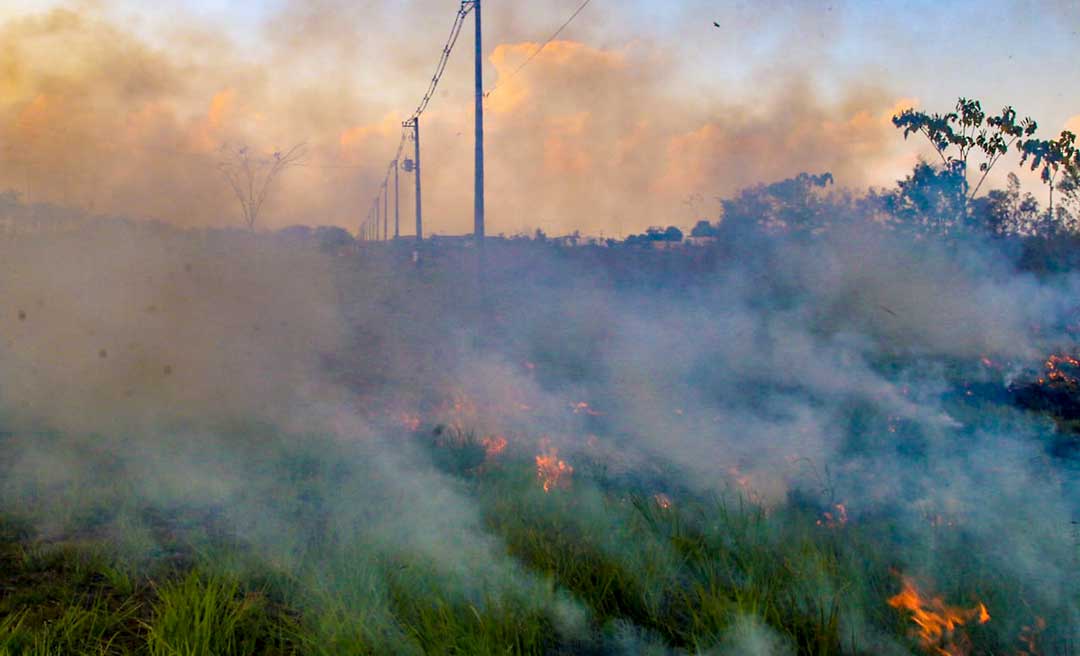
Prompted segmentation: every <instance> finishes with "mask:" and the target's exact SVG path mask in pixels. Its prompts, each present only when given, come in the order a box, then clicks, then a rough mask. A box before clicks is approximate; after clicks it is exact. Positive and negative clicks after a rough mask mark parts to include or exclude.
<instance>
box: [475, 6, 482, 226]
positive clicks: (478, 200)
mask: <svg viewBox="0 0 1080 656" xmlns="http://www.w3.org/2000/svg"><path fill="white" fill-rule="evenodd" d="M473 12H474V13H475V14H476V170H475V176H474V185H475V186H474V189H473V238H474V239H475V240H476V243H477V246H478V247H479V246H481V245H482V244H483V241H484V57H483V49H484V47H483V36H482V31H481V23H480V0H473Z"/></svg>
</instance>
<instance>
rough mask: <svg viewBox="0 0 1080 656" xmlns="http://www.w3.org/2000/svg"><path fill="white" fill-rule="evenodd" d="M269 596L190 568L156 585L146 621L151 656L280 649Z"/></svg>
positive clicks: (219, 655)
mask: <svg viewBox="0 0 1080 656" xmlns="http://www.w3.org/2000/svg"><path fill="white" fill-rule="evenodd" d="M266 611H267V601H266V598H265V597H264V596H263V595H262V594H261V593H259V592H250V591H249V592H246V593H245V592H243V591H242V589H241V586H240V583H239V581H236V580H234V579H230V578H225V577H215V578H206V577H204V576H203V575H201V574H200V573H198V572H192V573H191V574H189V575H187V576H186V577H185V578H183V579H182V580H180V581H170V582H167V583H165V584H163V585H161V586H160V587H159V588H158V589H157V601H156V602H155V604H154V616H153V619H152V620H150V621H149V622H147V624H146V630H147V645H148V651H149V654H150V656H233V655H236V656H240V655H243V654H264V653H267V651H268V650H271V649H280V648H281V647H282V646H283V644H284V643H286V642H287V639H286V635H285V634H284V632H282V631H281V630H280V629H279V628H277V627H274V626H273V625H272V624H271V623H270V621H269V616H268V614H267V612H266Z"/></svg>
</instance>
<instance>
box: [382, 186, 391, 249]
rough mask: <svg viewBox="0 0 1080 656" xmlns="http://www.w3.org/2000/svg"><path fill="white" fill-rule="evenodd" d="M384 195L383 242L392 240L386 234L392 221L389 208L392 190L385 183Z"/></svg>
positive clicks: (383, 187)
mask: <svg viewBox="0 0 1080 656" xmlns="http://www.w3.org/2000/svg"><path fill="white" fill-rule="evenodd" d="M382 193H383V197H382V238H383V241H387V240H388V239H390V236H389V235H388V234H387V232H386V224H387V222H388V221H389V220H390V211H389V208H388V205H389V203H390V190H389V189H387V188H386V183H385V182H383V186H382Z"/></svg>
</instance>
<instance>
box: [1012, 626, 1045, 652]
mask: <svg viewBox="0 0 1080 656" xmlns="http://www.w3.org/2000/svg"><path fill="white" fill-rule="evenodd" d="M1045 630H1046V620H1044V619H1043V618H1041V617H1036V618H1035V622H1033V624H1032V626H1022V627H1020V637H1019V638H1018V639H1019V640H1020V642H1021V643H1022V644H1023V648H1022V649H1020V651H1018V652H1016V656H1039V654H1041V653H1042V652H1041V651H1040V650H1039V635H1040V634H1042V632H1043V631H1045Z"/></svg>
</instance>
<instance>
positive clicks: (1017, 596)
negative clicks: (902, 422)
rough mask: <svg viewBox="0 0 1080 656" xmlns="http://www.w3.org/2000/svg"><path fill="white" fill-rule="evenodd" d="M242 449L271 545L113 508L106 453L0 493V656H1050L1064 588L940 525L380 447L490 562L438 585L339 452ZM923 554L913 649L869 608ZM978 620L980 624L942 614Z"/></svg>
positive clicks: (579, 469)
mask: <svg viewBox="0 0 1080 656" xmlns="http://www.w3.org/2000/svg"><path fill="white" fill-rule="evenodd" d="M257 433H258V431H257V430H256V429H254V428H252V429H251V431H250V432H245V433H242V434H239V433H238V434H237V435H236V436H233V437H234V439H236V440H241V441H248V442H251V441H253V440H256V439H258V441H259V443H260V445H261V447H262V449H263V451H264V452H265V451H270V452H271V455H265V454H264V455H263V457H261V458H260V459H259V460H258V462H257V463H252V464H248V465H246V467H247V470H246V471H245V472H244V473H243V476H244V480H246V481H249V484H250V481H256V483H255V484H254V485H253V487H254V489H251V490H250V491H249V492H250V494H252V496H253V497H254V496H258V497H260V498H261V499H263V500H264V502H265V503H268V504H271V505H273V506H274V507H275V508H276V510H277V513H276V514H275V516H276V517H279V518H286V519H285V520H284V521H286V523H287V525H286V526H276V527H275V528H274V529H273V530H272V531H269V532H268V533H267V535H269V536H272V537H270V538H265V539H264V538H260V537H259V536H258V531H257V530H253V531H251V532H250V534H249V535H248V534H245V533H241V532H239V531H238V530H237V529H236V527H235V526H234V525H232V524H233V523H232V522H231V521H228V520H227V519H226V518H225V516H224V515H223V509H222V508H219V507H215V506H214V505H206V504H201V503H199V502H196V501H192V502H190V503H182V504H176V503H172V504H171V505H160V504H157V505H156V504H154V503H151V502H148V501H147V500H146V499H145V498H144V497H141V495H140V496H134V495H132V494H131V489H130V488H129V487H128V486H127V484H119V483H115V482H116V481H130V480H131V472H130V471H121V470H122V469H124V468H125V467H126V465H125V464H124V463H122V462H117V461H116V460H115V458H112V457H107V456H100V455H99V456H95V455H93V454H83V455H84V457H85V459H84V466H83V468H82V469H81V471H82V472H84V473H86V472H94V473H95V474H96V475H94V476H84V477H82V478H80V477H73V478H71V479H69V480H67V481H65V482H64V483H63V484H62V485H61V486H60V487H61V488H62V489H60V488H57V489H54V490H53V491H52V493H50V494H49V495H35V494H32V493H29V492H28V491H27V490H25V489H23V490H19V489H12V486H11V485H8V486H6V487H5V488H4V493H5V496H6V497H7V499H6V500H7V502H8V503H6V504H5V505H6V507H8V508H21V509H22V513H21V516H20V515H12V514H10V513H9V514H8V515H6V516H4V517H3V520H2V523H0V654H4V655H5V656H7V655H16V654H153V655H195V654H399V653H400V654H410V653H417V654H419V653H436V654H496V653H500V654H502V653H519V654H609V653H627V654H633V653H655V654H668V653H718V654H720V653H732V654H738V653H770V654H771V653H799V654H839V653H845V654H882V653H924V652H925V653H941V654H953V653H976V654H1034V653H1043V654H1055V653H1062V654H1064V653H1068V651H1067V650H1066V648H1065V647H1063V646H1061V645H1064V644H1065V643H1064V640H1066V639H1067V637H1068V621H1069V618H1068V609H1067V607H1066V606H1065V605H1056V606H1055V605H1053V604H1051V605H1046V604H1045V603H1041V602H1039V601H1037V600H1040V599H1042V600H1045V599H1054V598H1057V599H1067V598H1068V597H1069V595H1071V598H1072V602H1073V603H1074V604H1075V603H1077V602H1080V591H1077V590H1076V589H1072V590H1071V591H1069V592H1068V594H1067V595H1066V596H1065V597H1055V596H1053V595H1046V594H1043V593H1045V590H1039V589H1038V587H1037V586H1039V585H1041V584H1039V583H1036V582H1024V581H1019V580H1015V579H1012V578H1010V577H1009V576H1008V575H1005V574H1002V573H1000V571H998V570H996V569H995V568H993V567H992V566H990V565H988V564H987V563H986V562H983V561H982V560H981V556H980V554H979V553H977V552H974V551H972V550H971V548H970V547H971V544H970V542H969V539H970V538H969V536H968V534H967V531H966V530H965V529H964V527H963V526H956V525H949V524H948V523H942V522H933V521H928V522H927V523H926V526H925V527H924V528H923V529H922V530H920V531H918V532H917V533H912V530H911V529H910V528H901V526H900V525H899V524H896V523H894V522H893V521H892V519H891V518H890V517H889V516H888V515H882V516H881V517H880V518H874V517H864V518H861V519H860V520H859V521H858V522H855V521H848V520H847V518H846V516H844V514H843V512H842V511H841V510H839V509H836V508H832V509H831V510H832V512H830V513H829V514H828V515H826V514H824V513H825V512H828V511H829V510H830V508H827V507H826V508H822V507H818V506H815V505H814V504H811V503H809V502H801V501H800V500H799V499H798V498H796V497H791V498H789V501H788V502H787V503H786V504H781V505H778V506H777V505H772V506H768V507H766V506H762V505H757V504H754V503H752V502H751V501H748V500H747V499H746V497H745V495H743V494H741V492H740V490H738V489H737V488H736V489H733V490H732V491H731V492H730V493H729V494H726V495H724V494H719V495H709V496H701V495H694V494H693V493H691V492H689V491H685V490H673V489H668V490H665V491H663V492H660V491H657V490H653V489H647V488H645V487H644V486H642V485H635V484H633V483H630V482H627V480H626V479H625V478H620V477H614V476H610V475H608V474H607V473H606V471H605V470H604V468H603V467H602V466H600V465H599V463H590V462H589V461H588V460H583V459H579V460H578V461H577V462H574V463H572V465H570V464H568V465H567V467H566V469H564V471H563V472H562V474H560V478H558V480H554V481H552V484H551V485H549V486H548V487H549V490H548V491H545V490H544V485H543V483H544V481H545V477H547V478H548V480H550V476H551V470H550V469H549V470H543V469H538V464H537V461H536V459H535V458H534V457H533V456H532V455H530V454H525V453H523V452H515V450H514V449H513V448H510V449H506V450H504V451H502V452H499V453H494V452H492V451H491V449H490V444H489V443H485V442H483V441H482V440H480V439H478V438H476V437H475V436H472V435H470V434H466V433H453V434H451V435H449V436H448V435H447V434H445V433H444V434H443V435H442V436H441V437H438V438H433V437H431V436H430V433H429V432H428V431H426V430H425V431H420V432H419V433H418V434H413V435H412V436H410V437H406V438H402V439H407V440H409V441H410V444H411V445H412V446H414V447H415V448H416V449H417V450H418V452H420V453H424V454H427V456H428V457H430V459H431V462H432V463H433V465H434V467H435V468H437V470H438V471H439V472H440V473H439V476H440V477H443V478H444V479H445V480H446V481H447V482H448V484H451V485H453V486H454V488H455V489H456V490H459V491H460V493H461V494H462V495H463V497H464V498H467V499H469V500H470V501H472V502H473V503H475V505H476V507H477V508H479V516H478V518H477V521H478V522H479V523H480V525H479V526H477V527H473V528H472V529H471V530H472V531H475V532H476V533H478V534H482V535H483V536H484V539H485V540H487V541H488V543H489V544H490V545H494V546H493V547H492V549H493V550H492V552H491V554H490V561H489V562H483V561H482V560H481V561H479V562H478V561H477V560H476V558H470V557H466V558H464V559H459V560H456V561H454V562H453V563H452V564H451V565H448V564H447V562H444V561H443V559H442V558H441V556H440V555H439V553H438V552H437V551H435V552H433V551H431V550H426V549H423V548H416V549H408V548H402V547H401V546H400V545H401V544H402V541H401V540H386V539H383V538H382V537H380V536H379V535H372V534H371V531H368V530H365V528H364V526H365V524H364V522H363V521H362V519H363V518H364V517H366V516H367V515H365V513H370V512H374V513H376V514H375V515H372V516H383V515H384V513H385V512H386V508H392V506H393V504H394V503H395V501H394V500H393V499H390V500H386V499H383V500H380V499H371V500H370V503H371V504H375V505H380V504H384V505H383V508H382V509H381V510H380V509H378V508H375V509H372V508H367V509H364V508H358V509H355V512H353V513H351V514H350V513H347V512H343V511H342V510H341V509H340V508H337V507H336V506H335V504H334V503H333V497H334V495H335V494H340V495H341V496H343V497H346V498H349V499H355V498H357V494H358V491H360V490H363V489H365V487H364V486H365V485H366V483H365V481H368V480H370V478H371V477H372V476H377V471H376V465H374V464H364V460H363V459H362V458H358V459H355V464H354V461H351V460H346V459H344V458H343V455H344V454H345V452H346V451H348V450H349V449H351V448H352V447H351V446H343V445H341V444H340V442H338V441H334V440H330V439H324V438H319V437H317V436H307V437H305V438H304V439H302V440H295V441H294V440H289V439H286V437H285V436H280V435H277V436H269V437H267V436H260V437H258V438H256V437H255V435H256V434H257ZM14 439H16V438H15V437H14V436H10V435H9V436H8V437H7V438H6V440H8V441H10V440H14ZM36 439H38V440H60V441H63V440H64V439H66V438H65V437H64V436H61V435H48V434H40V435H37V436H36ZM298 444H300V445H302V446H297V445H298ZM343 463H348V464H343ZM570 467H573V471H572V472H571V471H569V468H570ZM103 473H109V474H111V475H101V474H103ZM256 473H258V475H257V476H256ZM106 481H113V482H114V483H107V482H106ZM260 485H264V486H266V487H265V488H263V489H258V488H259V486H260ZM19 495H22V496H19ZM405 503H407V500H406V501H405ZM385 504H389V505H385ZM392 512H393V510H392V509H391V510H390V513H391V514H392ZM381 521H382V523H383V524H385V520H381ZM470 535H471V533H470ZM463 539H470V540H471V539H473V538H472V537H466V538H463ZM406 543H408V541H406ZM446 548H447V549H450V550H458V551H461V552H462V553H465V554H472V553H474V552H475V553H476V554H477V555H478V557H479V558H480V559H482V558H483V557H484V556H483V554H484V553H486V552H485V551H484V550H483V549H474V548H472V547H468V546H466V547H460V546H455V545H453V544H452V542H447V545H446ZM927 553H929V554H932V555H933V557H934V559H935V560H936V562H937V563H938V565H937V566H936V567H935V568H934V570H933V571H934V572H935V575H936V579H935V580H933V581H925V580H924V581H921V583H922V584H923V585H925V586H931V585H932V586H933V589H932V590H931V589H928V588H927V589H924V590H923V594H925V595H926V596H925V603H924V605H923V610H925V611H926V612H929V613H933V612H935V611H936V612H937V613H938V614H940V615H942V616H947V611H950V610H951V611H952V612H953V613H954V615H956V618H959V621H958V622H956V624H955V625H954V626H953V630H951V631H950V630H945V631H943V632H941V634H940V635H937V636H933V639H932V640H925V641H924V640H922V639H920V638H919V637H918V636H917V635H916V634H915V630H916V629H917V628H918V627H917V625H916V624H915V623H914V622H913V612H914V611H913V610H904V609H901V608H896V607H894V606H893V605H890V603H889V600H890V599H892V598H894V596H895V595H897V594H898V593H899V592H900V591H901V589H902V579H901V576H902V574H903V573H905V572H906V571H907V569H908V568H909V567H913V566H915V565H916V564H917V563H922V562H924V560H925V557H926V554H927ZM1061 585H1063V586H1064V585H1067V582H1061ZM931 593H932V594H933V595H937V596H940V597H941V598H942V600H943V603H942V602H941V601H939V602H934V601H932V599H931ZM977 603H982V604H985V608H986V609H987V611H988V613H989V616H990V620H989V621H986V622H985V623H979V622H978V621H977V620H976V619H974V617H973V616H971V615H966V614H965V613H968V609H969V608H973V607H975V605H976V604H977ZM935 604H938V605H935ZM935 650H937V651H935Z"/></svg>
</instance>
